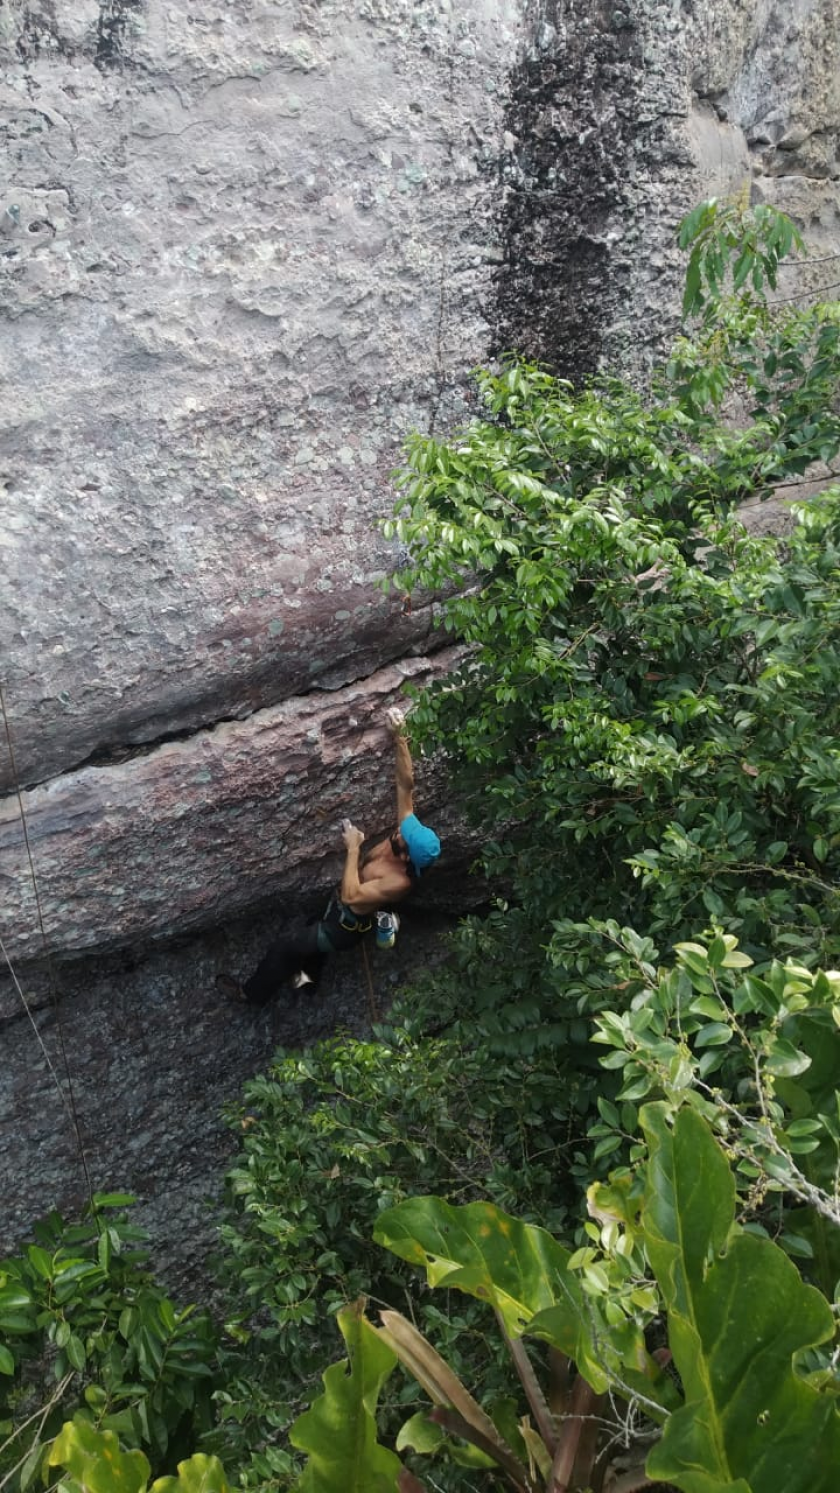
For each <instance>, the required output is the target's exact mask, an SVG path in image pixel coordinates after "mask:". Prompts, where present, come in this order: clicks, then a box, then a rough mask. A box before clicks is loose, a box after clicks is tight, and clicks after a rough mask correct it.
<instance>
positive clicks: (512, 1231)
mask: <svg viewBox="0 0 840 1493" xmlns="http://www.w3.org/2000/svg"><path fill="white" fill-rule="evenodd" d="M373 1237H374V1239H375V1240H376V1241H377V1243H378V1244H384V1246H385V1248H386V1249H390V1250H391V1251H392V1252H393V1253H394V1254H396V1255H399V1256H400V1258H401V1259H403V1260H408V1261H409V1262H410V1264H412V1265H421V1266H423V1267H424V1268H425V1270H426V1277H427V1279H428V1282H429V1285H431V1286H438V1285H440V1284H441V1282H444V1283H445V1284H446V1285H447V1286H454V1287H456V1288H457V1289H458V1290H459V1291H465V1292H466V1293H467V1294H468V1295H470V1296H477V1297H478V1298H479V1299H480V1300H482V1301H487V1302H489V1303H490V1305H491V1306H493V1307H495V1309H496V1310H497V1311H498V1312H499V1313H500V1314H501V1316H502V1318H503V1320H504V1324H505V1328H506V1330H507V1332H508V1333H509V1334H510V1336H511V1337H519V1336H520V1335H521V1334H522V1332H523V1331H524V1329H525V1327H526V1326H527V1325H528V1323H529V1322H530V1320H531V1318H532V1317H533V1316H534V1314H535V1313H536V1312H539V1311H542V1310H543V1309H544V1308H545V1307H548V1306H553V1305H554V1304H555V1302H556V1300H557V1290H556V1285H555V1282H556V1280H557V1277H558V1276H559V1275H564V1276H565V1275H566V1273H567V1269H568V1263H569V1258H570V1256H569V1253H568V1251H567V1250H565V1249H563V1247H562V1245H560V1244H558V1243H557V1240H556V1239H553V1238H552V1237H551V1235H550V1234H549V1233H547V1232H546V1230H545V1229H540V1228H537V1227H535V1225H533V1224H528V1223H523V1222H522V1220H521V1219H518V1218H511V1217H510V1216H509V1215H508V1214H507V1213H503V1212H502V1211H501V1209H500V1208H496V1207H494V1205H493V1204H492V1203H466V1204H463V1205H462V1206H461V1207H457V1206H455V1205H453V1204H452V1203H446V1202H444V1201H443V1199H442V1198H438V1197H417V1198H408V1199H407V1200H406V1202H404V1203H400V1204H399V1205H398V1206H397V1207H396V1208H388V1209H387V1210H386V1211H385V1212H384V1213H381V1214H380V1215H379V1218H378V1219H377V1223H376V1228H375V1230H374V1236H373Z"/></svg>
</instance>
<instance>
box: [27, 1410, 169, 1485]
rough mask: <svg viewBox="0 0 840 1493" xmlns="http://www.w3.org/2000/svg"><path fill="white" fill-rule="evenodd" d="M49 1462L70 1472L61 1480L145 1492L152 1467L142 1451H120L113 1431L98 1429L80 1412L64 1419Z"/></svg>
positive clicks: (52, 1465) (51, 1449) (51, 1465)
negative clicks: (72, 1417) (68, 1418)
mask: <svg viewBox="0 0 840 1493" xmlns="http://www.w3.org/2000/svg"><path fill="white" fill-rule="evenodd" d="M49 1465H50V1467H63V1468H64V1469H65V1471H66V1472H67V1473H68V1474H69V1478H62V1480H61V1481H62V1483H68V1482H69V1483H71V1485H72V1484H73V1483H75V1484H77V1485H78V1487H80V1488H96V1489H97V1490H98V1493H144V1490H145V1488H146V1486H147V1483H148V1479H149V1472H150V1470H151V1469H150V1466H149V1461H148V1458H147V1457H145V1456H144V1455H143V1453H142V1452H141V1451H137V1450H135V1451H127V1452H124V1451H121V1450H120V1444H119V1441H118V1440H117V1437H116V1436H115V1434H114V1432H113V1431H98V1430H96V1428H95V1427H94V1426H92V1425H91V1424H90V1422H89V1421H87V1420H85V1419H84V1418H83V1417H82V1416H77V1417H76V1419H74V1420H68V1421H65V1423H64V1425H63V1426H62V1428H61V1430H60V1431H59V1433H58V1435H57V1436H56V1438H55V1441H54V1442H53V1444H52V1447H51V1448H50V1454H49Z"/></svg>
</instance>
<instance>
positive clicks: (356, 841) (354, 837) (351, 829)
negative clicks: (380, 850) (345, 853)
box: [341, 819, 365, 850]
mask: <svg viewBox="0 0 840 1493" xmlns="http://www.w3.org/2000/svg"><path fill="white" fill-rule="evenodd" d="M341 838H342V840H343V841H344V844H345V846H346V848H347V849H348V850H360V849H361V847H362V844H363V843H364V838H365V832H364V830H362V829H357V828H356V825H355V824H352V823H351V821H350V820H349V819H342V821H341Z"/></svg>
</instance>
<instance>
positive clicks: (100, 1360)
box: [0, 1194, 216, 1493]
mask: <svg viewBox="0 0 840 1493" xmlns="http://www.w3.org/2000/svg"><path fill="white" fill-rule="evenodd" d="M132 1202H133V1199H132V1198H130V1197H128V1196H121V1195H112V1196H108V1195H104V1194H100V1195H98V1196H96V1197H95V1198H94V1205H93V1208H92V1209H91V1210H90V1211H89V1212H88V1214H87V1215H86V1216H85V1218H83V1220H82V1221H81V1222H80V1223H78V1224H70V1223H67V1222H66V1221H65V1220H64V1219H63V1218H62V1217H61V1215H60V1214H58V1213H55V1212H54V1213H51V1214H50V1215H49V1217H48V1218H46V1219H44V1220H43V1221H42V1222H41V1223H39V1224H37V1225H36V1228H35V1242H34V1243H33V1244H30V1245H28V1246H27V1247H26V1248H25V1249H24V1250H23V1251H22V1253H21V1254H19V1255H17V1256H14V1257H11V1258H9V1259H6V1260H3V1261H2V1262H0V1373H2V1374H3V1375H4V1376H5V1386H4V1388H3V1391H2V1400H0V1416H2V1421H0V1433H2V1436H3V1438H4V1439H3V1445H2V1449H0V1458H2V1460H0V1469H2V1473H3V1477H4V1485H8V1486H9V1487H10V1488H11V1489H12V1490H13V1493H17V1490H21V1493H22V1490H24V1489H26V1488H27V1487H28V1486H29V1485H30V1484H31V1483H32V1481H33V1479H34V1477H35V1474H36V1472H37V1469H38V1467H39V1465H40V1463H41V1461H42V1459H43V1456H44V1451H45V1447H46V1446H47V1445H48V1443H49V1441H50V1439H51V1438H52V1437H53V1436H54V1435H55V1432H56V1430H57V1428H58V1426H59V1425H60V1424H61V1422H62V1421H63V1420H65V1419H66V1418H67V1416H68V1413H72V1411H73V1410H74V1408H75V1409H76V1410H77V1413H78V1414H80V1415H81V1416H82V1417H83V1418H86V1419H87V1420H88V1421H89V1422H90V1424H91V1425H94V1426H96V1427H101V1428H103V1429H105V1430H110V1431H114V1432H116V1433H118V1434H119V1436H120V1437H121V1438H122V1440H123V1441H124V1442H125V1444H126V1445H128V1446H130V1447H137V1448H140V1447H142V1448H144V1449H145V1450H146V1451H147V1452H148V1453H149V1455H150V1456H151V1457H152V1459H153V1461H154V1463H155V1465H156V1466H160V1462H161V1458H162V1457H163V1456H164V1454H168V1455H169V1456H171V1457H177V1456H178V1455H180V1454H181V1453H182V1452H183V1451H185V1450H187V1449H188V1448H191V1447H192V1445H193V1444H194V1441H195V1438H196V1437H197V1436H198V1435H199V1434H200V1433H201V1432H202V1431H204V1430H206V1429H207V1428H208V1427H209V1425H210V1421H211V1418H212V1417H211V1400H210V1396H211V1391H212V1376H213V1371H214V1365H215V1361H216V1339H215V1333H214V1331H213V1328H212V1325H211V1322H210V1318H209V1315H208V1314H207V1312H204V1311H202V1312H197V1311H195V1310H194V1308H192V1307H188V1308H186V1309H185V1310H178V1309H177V1308H176V1307H175V1306H174V1305H173V1303H172V1302H171V1301H170V1300H169V1298H168V1297H167V1296H166V1295H165V1294H164V1293H163V1291H161V1290H160V1288H159V1287H158V1286H156V1285H155V1283H154V1281H153V1279H152V1277H151V1275H150V1273H149V1271H148V1268H147V1261H148V1255H147V1252H146V1250H145V1249H144V1248H142V1247H141V1246H142V1243H143V1241H144V1240H145V1234H144V1233H143V1231H142V1230H141V1229H138V1228H137V1227H135V1226H134V1225H133V1224H131V1223H129V1222H128V1221H127V1219H126V1218H125V1217H124V1216H123V1212H122V1210H124V1208H125V1207H126V1206H127V1205H128V1204H130V1203H132Z"/></svg>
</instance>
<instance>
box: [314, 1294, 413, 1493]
mask: <svg viewBox="0 0 840 1493" xmlns="http://www.w3.org/2000/svg"><path fill="white" fill-rule="evenodd" d="M338 1325H339V1327H340V1328H341V1332H342V1336H343V1337H344V1341H345V1343H346V1344H347V1350H348V1354H349V1363H348V1362H347V1361H344V1362H342V1363H336V1364H333V1365H332V1367H331V1368H329V1369H327V1370H326V1372H325V1373H324V1375H323V1384H324V1393H323V1394H322V1395H321V1396H320V1398H319V1399H317V1400H316V1401H315V1403H314V1405H313V1406H312V1408H311V1410H306V1411H304V1413H303V1415H299V1416H298V1418H297V1420H296V1421H295V1422H294V1424H293V1425H292V1427H291V1430H290V1432H289V1440H290V1441H291V1443H292V1445H293V1446H296V1447H297V1448H298V1450H299V1451H302V1452H306V1454H307V1458H308V1461H307V1465H306V1470H305V1471H304V1473H303V1476H302V1477H301V1478H300V1480H299V1481H298V1484H297V1488H298V1490H299V1493H397V1488H398V1482H397V1479H398V1477H399V1475H400V1472H401V1470H402V1463H401V1462H400V1459H399V1457H397V1456H395V1454H394V1453H393V1452H392V1451H389V1450H388V1449H387V1447H384V1446H380V1444H379V1443H378V1441H377V1439H376V1421H375V1419H374V1415H375V1411H376V1403H377V1400H378V1398H379V1394H380V1391H381V1389H382V1386H383V1384H384V1383H385V1381H386V1380H387V1379H388V1377H389V1375H390V1374H391V1372H392V1370H393V1368H394V1365H395V1364H396V1361H397V1359H396V1355H395V1354H394V1353H392V1352H391V1350H390V1348H389V1347H387V1346H386V1344H385V1343H384V1342H383V1340H382V1339H381V1337H380V1336H379V1334H378V1333H377V1331H376V1329H375V1328H374V1327H372V1326H371V1325H370V1323H369V1322H367V1321H366V1320H365V1317H364V1312H363V1303H362V1302H356V1303H355V1304H354V1305H352V1306H347V1307H345V1308H344V1310H343V1311H340V1312H339V1313H338Z"/></svg>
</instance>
